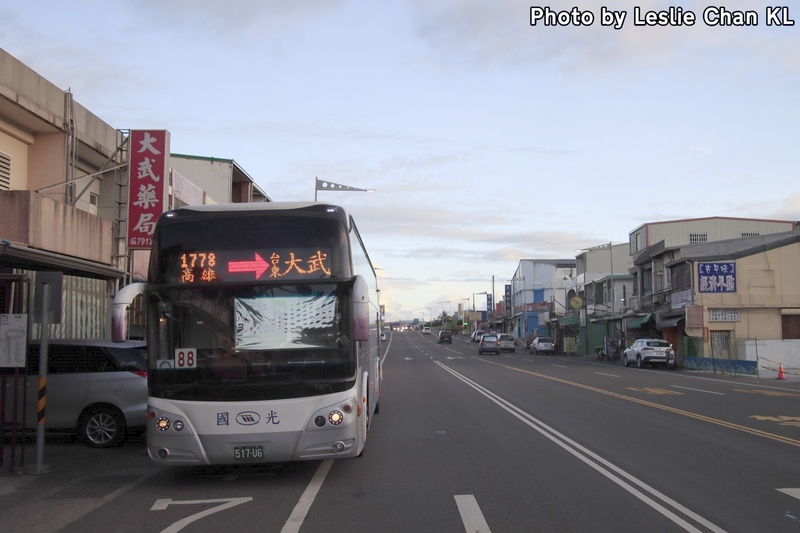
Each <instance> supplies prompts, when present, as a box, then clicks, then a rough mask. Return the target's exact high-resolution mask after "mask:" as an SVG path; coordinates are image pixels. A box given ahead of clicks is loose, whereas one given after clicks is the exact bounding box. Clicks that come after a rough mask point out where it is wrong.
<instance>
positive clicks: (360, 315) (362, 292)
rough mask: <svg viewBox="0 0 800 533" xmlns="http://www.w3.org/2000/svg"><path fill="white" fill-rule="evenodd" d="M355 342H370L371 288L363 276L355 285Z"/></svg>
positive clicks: (359, 276)
mask: <svg viewBox="0 0 800 533" xmlns="http://www.w3.org/2000/svg"><path fill="white" fill-rule="evenodd" d="M353 340H356V341H367V340H369V286H367V281H366V280H365V279H364V276H361V275H358V276H356V281H355V283H354V284H353Z"/></svg>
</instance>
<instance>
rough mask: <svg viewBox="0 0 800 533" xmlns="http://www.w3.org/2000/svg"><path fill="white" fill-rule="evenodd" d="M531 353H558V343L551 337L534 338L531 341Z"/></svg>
mask: <svg viewBox="0 0 800 533" xmlns="http://www.w3.org/2000/svg"><path fill="white" fill-rule="evenodd" d="M530 353H532V354H537V355H538V354H540V353H550V354H553V353H556V343H554V342H553V339H551V338H550V337H534V339H533V341H531V347H530Z"/></svg>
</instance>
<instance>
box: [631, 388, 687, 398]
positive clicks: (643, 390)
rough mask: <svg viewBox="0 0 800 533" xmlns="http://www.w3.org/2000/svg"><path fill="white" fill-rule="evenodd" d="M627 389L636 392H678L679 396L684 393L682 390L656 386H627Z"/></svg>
mask: <svg viewBox="0 0 800 533" xmlns="http://www.w3.org/2000/svg"><path fill="white" fill-rule="evenodd" d="M627 389H628V390H632V391H636V392H646V393H647V394H677V395H678V396H681V395H683V393H682V392H678V391H674V390H667V389H657V388H655V387H627Z"/></svg>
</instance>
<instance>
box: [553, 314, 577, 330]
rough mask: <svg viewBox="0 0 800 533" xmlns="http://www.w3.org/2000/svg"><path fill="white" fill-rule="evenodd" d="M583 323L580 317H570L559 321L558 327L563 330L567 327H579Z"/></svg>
mask: <svg viewBox="0 0 800 533" xmlns="http://www.w3.org/2000/svg"><path fill="white" fill-rule="evenodd" d="M580 323H581V317H580V315H570V316H565V317H561V318H559V319H558V325H559V326H561V327H562V328H564V327H567V326H578V325H580Z"/></svg>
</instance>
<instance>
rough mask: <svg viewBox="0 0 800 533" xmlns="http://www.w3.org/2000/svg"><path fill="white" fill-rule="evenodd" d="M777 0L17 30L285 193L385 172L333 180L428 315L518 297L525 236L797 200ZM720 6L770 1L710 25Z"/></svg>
mask: <svg viewBox="0 0 800 533" xmlns="http://www.w3.org/2000/svg"><path fill="white" fill-rule="evenodd" d="M9 4H11V5H9ZM768 5H776V4H774V3H773V2H754V1H750V2H745V1H740V0H723V1H722V2H713V3H712V2H707V3H704V2H696V1H684V2H683V3H681V4H671V3H669V2H662V1H651V0H638V1H617V0H608V1H606V2H604V3H600V2H595V1H590V0H583V1H582V2H581V1H578V2H576V1H575V0H570V1H568V2H567V1H561V0H555V1H551V2H548V3H535V2H530V1H526V2H522V1H518V0H492V1H488V0H483V1H479V0H438V1H436V2H431V1H428V0H382V1H381V2H374V1H369V0H328V1H325V2H320V1H311V0H292V1H277V0H253V1H246V0H226V2H219V1H217V0H214V1H210V0H171V1H169V2H163V1H155V0H136V1H132V0H120V1H117V2H106V1H98V0H82V1H81V2H71V3H65V2H57V1H53V0H37V1H35V2H13V3H10V2H8V3H4V5H3V6H2V7H0V20H2V21H3V24H2V25H0V47H2V48H3V49H5V50H6V51H7V52H8V53H10V54H11V55H13V56H14V57H16V58H17V59H19V60H20V61H22V62H23V63H25V64H26V65H28V66H29V67H30V68H32V69H33V70H35V71H36V72H37V73H38V74H39V75H41V76H43V77H44V78H46V79H47V80H49V81H50V82H51V83H53V84H55V85H56V86H58V87H59V88H61V89H63V90H65V91H66V90H70V91H71V92H72V93H73V96H74V99H75V100H76V101H77V102H78V103H80V104H81V105H83V106H84V107H86V108H87V109H88V110H89V111H90V112H92V113H93V114H95V115H97V116H98V117H100V118H101V119H102V120H104V121H105V122H106V123H108V124H110V125H111V126H113V127H115V128H119V129H167V130H169V131H170V135H171V151H172V152H173V153H179V154H189V155H196V156H203V157H218V158H224V159H233V160H235V161H236V162H237V163H238V164H239V165H240V166H241V168H243V169H244V170H245V171H246V172H247V173H248V174H249V175H250V176H251V177H252V178H253V179H254V181H255V182H256V183H257V184H258V186H259V187H260V188H261V189H262V190H263V191H264V192H266V193H267V195H268V196H269V197H270V198H271V199H272V200H275V201H310V200H313V199H314V184H315V179H316V178H320V179H323V180H326V181H331V182H334V183H340V184H344V185H349V186H352V187H357V188H363V189H374V191H375V192H372V193H364V192H338V191H337V192H327V191H326V192H320V193H319V195H318V199H319V200H320V201H325V202H330V203H334V204H338V205H342V206H344V207H345V208H347V209H348V210H349V211H350V213H351V214H352V215H353V217H354V219H355V220H356V224H357V225H358V227H359V231H360V233H361V235H362V237H363V239H364V241H365V244H366V246H367V249H368V251H369V254H370V257H371V259H372V262H373V264H374V266H375V267H376V268H377V269H378V270H377V273H378V277H379V286H380V289H381V304H383V305H385V306H386V318H387V319H388V320H399V319H403V320H408V319H414V318H418V319H428V318H429V317H430V316H431V315H432V314H433V315H439V314H441V313H442V312H446V313H448V314H449V313H455V312H456V311H457V310H458V305H459V304H461V305H464V306H470V307H471V306H472V300H475V303H476V308H477V309H479V310H480V309H485V300H483V297H482V296H481V295H478V296H477V297H476V293H481V292H494V293H495V300H496V301H497V300H500V299H501V295H502V293H503V286H504V284H506V283H507V282H508V280H510V279H511V277H512V276H513V275H514V272H515V271H516V269H517V266H518V265H519V261H520V260H521V259H571V258H574V257H575V256H576V255H577V254H578V253H579V250H581V249H585V248H588V247H592V246H598V245H602V244H605V243H608V242H613V243H615V244H618V243H622V242H627V240H628V234H629V233H630V232H631V231H632V230H634V229H635V228H637V227H639V226H641V225H642V224H644V223H647V222H657V221H661V220H676V219H685V218H696V217H709V216H726V217H727V216H730V217H744V218H759V219H780V220H793V221H800V179H798V177H799V176H798V169H800V134H799V132H800V5H798V4H797V3H795V2H785V3H784V5H785V6H786V7H787V10H786V12H785V14H786V15H788V16H787V17H785V19H786V20H787V22H788V20H795V21H796V24H795V25H794V26H788V25H784V26H777V25H775V24H773V25H771V26H770V25H768V24H767V22H768V20H767V13H766V6H768ZM601 6H605V7H606V8H607V9H609V10H615V11H622V12H625V14H626V18H625V22H624V24H623V25H622V27H621V28H614V27H612V26H609V25H603V23H602V22H603V21H602V19H601ZM709 6H716V7H717V8H721V9H722V10H724V12H726V13H728V14H734V13H736V12H737V11H744V10H751V11H754V12H755V13H756V14H757V16H758V23H757V25H752V26H731V25H726V26H720V25H712V24H713V21H708V22H706V21H704V19H703V14H704V12H705V10H706V8H707V7H709ZM532 7H536V8H541V10H542V11H543V12H546V11H549V12H550V13H551V14H552V15H551V17H550V19H551V20H550V21H547V20H539V21H537V22H536V24H535V25H534V24H532V23H531V8H532ZM670 7H672V8H673V9H672V12H673V14H677V15H681V14H682V15H683V17H678V18H673V19H672V20H670V19H669V18H668V17H665V20H666V23H665V24H663V25H661V26H658V25H647V24H646V23H645V21H646V20H647V18H646V17H647V15H646V13H647V12H650V11H653V12H656V13H653V15H652V16H653V17H657V16H658V13H657V12H661V11H666V12H667V13H666V14H665V15H668V14H669V11H668V10H669V8H670ZM573 8H575V11H574V12H573V11H572V10H573ZM562 12H563V13H562ZM637 12H638V16H637ZM687 12H690V13H691V14H694V15H695V20H694V23H693V24H689V22H688V21H687V20H686V18H685V15H686V14H687ZM578 13H580V16H577V15H578ZM590 17H593V20H589V18H590ZM590 22H591V23H590ZM681 22H682V23H681Z"/></svg>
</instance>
